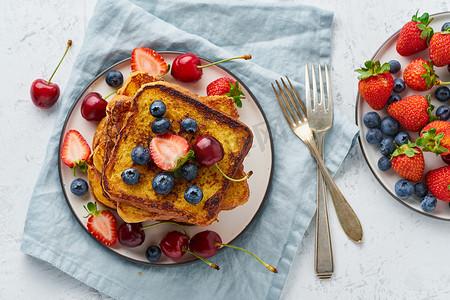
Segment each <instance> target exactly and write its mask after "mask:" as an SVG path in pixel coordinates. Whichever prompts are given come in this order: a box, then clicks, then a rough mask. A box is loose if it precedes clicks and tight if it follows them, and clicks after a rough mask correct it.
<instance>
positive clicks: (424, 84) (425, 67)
mask: <svg viewBox="0 0 450 300" xmlns="http://www.w3.org/2000/svg"><path fill="white" fill-rule="evenodd" d="M437 78H438V76H437V75H436V73H435V72H434V69H433V64H432V63H430V62H429V61H427V60H425V59H422V58H418V59H415V60H413V61H411V62H410V63H409V64H408V65H407V66H406V68H405V70H404V71H403V80H404V81H405V83H406V85H408V86H409V87H410V88H412V89H413V90H415V91H428V90H429V89H431V88H432V87H433V85H435V84H436V80H437Z"/></svg>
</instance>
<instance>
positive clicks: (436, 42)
mask: <svg viewBox="0 0 450 300" xmlns="http://www.w3.org/2000/svg"><path fill="white" fill-rule="evenodd" d="M429 53H430V59H431V61H432V62H433V64H434V65H435V66H436V67H444V66H446V65H449V64H450V27H449V28H447V29H446V30H445V31H442V32H437V33H435V34H434V35H433V36H432V37H431V40H430V49H429Z"/></svg>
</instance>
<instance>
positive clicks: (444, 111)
mask: <svg viewBox="0 0 450 300" xmlns="http://www.w3.org/2000/svg"><path fill="white" fill-rule="evenodd" d="M436 117H439V119H440V120H441V121H447V120H448V119H449V118H450V108H449V107H448V106H447V105H441V106H439V107H438V109H436Z"/></svg>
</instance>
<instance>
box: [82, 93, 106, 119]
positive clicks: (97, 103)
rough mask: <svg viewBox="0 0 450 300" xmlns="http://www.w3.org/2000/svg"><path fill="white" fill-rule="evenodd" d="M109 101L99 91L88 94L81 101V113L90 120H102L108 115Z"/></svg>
mask: <svg viewBox="0 0 450 300" xmlns="http://www.w3.org/2000/svg"><path fill="white" fill-rule="evenodd" d="M107 105H108V102H106V100H105V99H103V98H102V95H100V94H99V93H97V92H91V93H89V94H87V95H86V96H85V97H84V99H83V102H81V115H82V116H83V118H85V119H86V120H88V121H100V120H101V119H103V118H104V117H105V116H106V106H107Z"/></svg>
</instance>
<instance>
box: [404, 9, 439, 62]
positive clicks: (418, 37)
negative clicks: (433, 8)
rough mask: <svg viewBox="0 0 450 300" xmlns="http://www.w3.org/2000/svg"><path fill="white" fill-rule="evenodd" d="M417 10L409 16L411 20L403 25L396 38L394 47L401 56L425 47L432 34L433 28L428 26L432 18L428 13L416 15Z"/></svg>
mask: <svg viewBox="0 0 450 300" xmlns="http://www.w3.org/2000/svg"><path fill="white" fill-rule="evenodd" d="M418 12H419V11H417V12H416V14H415V15H414V16H413V17H412V18H411V21H409V22H408V23H406V24H405V25H403V27H402V30H401V31H400V36H399V38H398V40H397V45H396V49H397V52H398V54H400V55H401V56H410V55H412V54H415V53H418V52H420V51H423V50H425V49H427V47H428V42H429V41H430V38H431V36H432V35H433V33H434V32H433V29H432V28H431V27H430V26H429V24H430V22H431V21H432V20H433V19H430V15H429V14H428V13H424V14H422V16H420V17H418V16H417V14H418Z"/></svg>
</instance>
